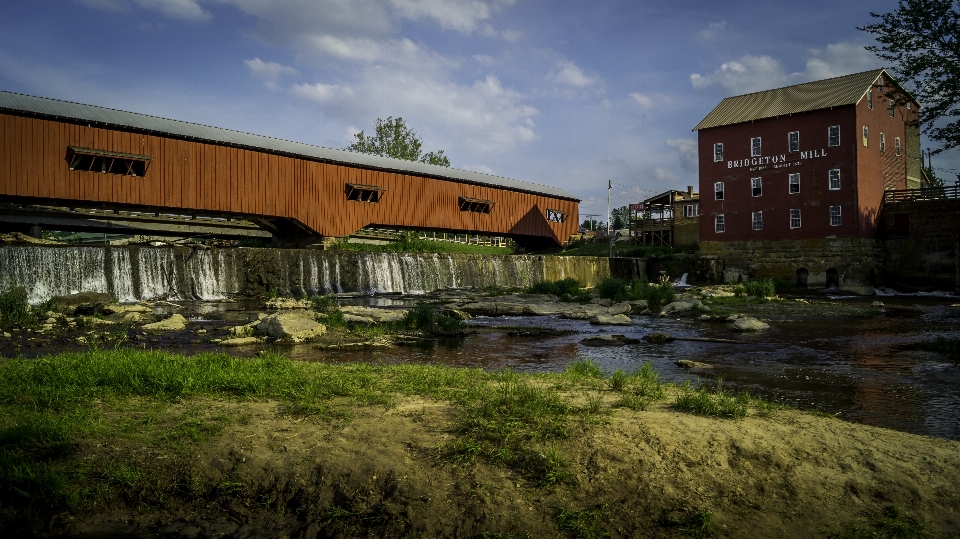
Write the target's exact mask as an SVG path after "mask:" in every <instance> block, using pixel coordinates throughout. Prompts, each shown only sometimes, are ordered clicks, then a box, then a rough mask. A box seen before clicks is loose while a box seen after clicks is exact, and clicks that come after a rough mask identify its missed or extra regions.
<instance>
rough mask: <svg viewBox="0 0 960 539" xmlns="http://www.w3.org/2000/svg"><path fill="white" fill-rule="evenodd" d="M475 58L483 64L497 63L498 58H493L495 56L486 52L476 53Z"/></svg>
mask: <svg viewBox="0 0 960 539" xmlns="http://www.w3.org/2000/svg"><path fill="white" fill-rule="evenodd" d="M473 59H474V60H476V61H477V62H478V63H481V64H483V65H493V64H494V63H496V60H494V59H493V56H489V55H486V54H474V55H473Z"/></svg>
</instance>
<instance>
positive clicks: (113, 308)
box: [101, 303, 153, 315]
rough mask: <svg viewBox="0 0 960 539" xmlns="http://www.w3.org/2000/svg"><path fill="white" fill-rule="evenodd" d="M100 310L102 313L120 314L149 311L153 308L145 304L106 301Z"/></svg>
mask: <svg viewBox="0 0 960 539" xmlns="http://www.w3.org/2000/svg"><path fill="white" fill-rule="evenodd" d="M101 310H102V311H103V314H108V315H109V314H120V313H141V314H144V313H151V312H153V309H151V308H150V307H147V306H146V305H125V304H122V303H108V304H107V305H104V306H103V307H102V308H101Z"/></svg>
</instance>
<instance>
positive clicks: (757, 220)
mask: <svg viewBox="0 0 960 539" xmlns="http://www.w3.org/2000/svg"><path fill="white" fill-rule="evenodd" d="M750 217H751V219H750V220H751V222H752V223H753V229H754V230H763V212H762V211H755V212H753V213H752V214H751V215H750Z"/></svg>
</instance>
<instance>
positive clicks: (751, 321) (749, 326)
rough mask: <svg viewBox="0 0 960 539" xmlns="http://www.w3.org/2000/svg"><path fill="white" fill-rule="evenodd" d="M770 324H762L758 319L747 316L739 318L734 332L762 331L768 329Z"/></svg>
mask: <svg viewBox="0 0 960 539" xmlns="http://www.w3.org/2000/svg"><path fill="white" fill-rule="evenodd" d="M769 327H770V324H767V323H764V322H761V321H759V320H757V319H756V318H752V317H749V316H745V317H743V318H737V319H736V321H734V323H733V330H734V331H761V330H764V329H768V328H769Z"/></svg>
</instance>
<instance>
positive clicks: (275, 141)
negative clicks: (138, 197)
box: [0, 90, 580, 202]
mask: <svg viewBox="0 0 960 539" xmlns="http://www.w3.org/2000/svg"><path fill="white" fill-rule="evenodd" d="M0 112H12V113H15V114H29V115H36V116H40V117H45V118H51V119H56V120H66V121H70V122H83V123H86V124H91V125H96V126H98V127H105V128H109V129H118V130H124V131H136V132H142V133H148V134H153V135H160V136H168V137H174V138H181V139H186V140H193V141H197V142H208V143H213V144H222V145H226V146H234V147H238V148H244V149H250V150H257V151H265V152H271V153H277V154H282V155H287V156H292V157H299V158H303V159H309V160H314V161H324V162H330V163H337V164H344V165H353V166H359V167H364V168H371V169H377V170H387V171H391V172H399V173H404V174H417V175H422V176H429V177H433V178H439V179H444V180H451V181H456V182H461V183H470V184H476V185H483V186H489V187H496V188H500V189H507V190H510V191H521V192H525V193H533V194H537V195H545V196H550V197H555V198H562V199H567V200H573V201H577V202H579V201H580V199H578V198H576V197H574V196H573V195H572V194H570V193H569V192H567V191H565V190H563V189H559V188H556V187H550V186H547V185H540V184H536V183H530V182H522V181H518V180H513V179H510V178H504V177H501V176H495V175H492V174H483V173H481V172H472V171H469V170H460V169H455V168H450V167H442V166H438V165H428V164H426V163H417V162H414V161H405V160H402V159H393V158H390V157H380V156H377V155H370V154H363V153H355V152H348V151H346V150H337V149H333V148H324V147H322V146H313V145H311V144H304V143H302V142H293V141H289V140H283V139H279V138H273V137H266V136H263V135H254V134H251V133H244V132H242V131H234V130H232V129H224V128H222V127H212V126H209V125H202V124H196V123H191V122H184V121H180V120H170V119H167V118H160V117H157V116H150V115H148V114H139V113H136V112H127V111H123V110H117V109H111V108H107V107H98V106H95V105H84V104H82V103H73V102H70V101H62V100H59V99H50V98H46V97H36V96H31V95H25V94H18V93H14V92H5V91H2V90H0Z"/></svg>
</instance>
